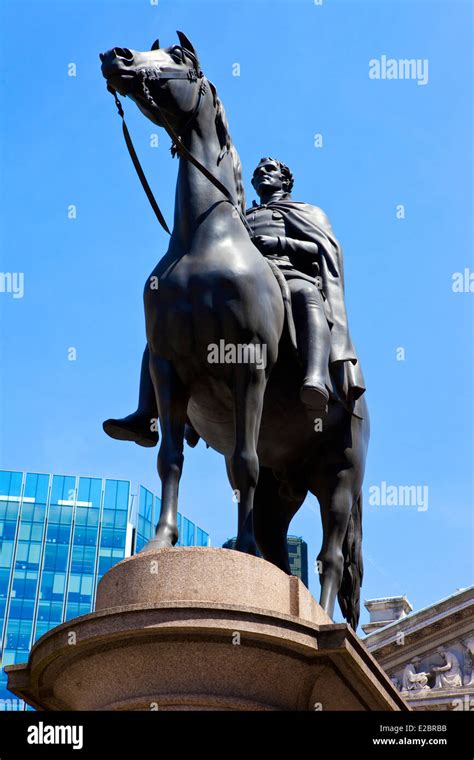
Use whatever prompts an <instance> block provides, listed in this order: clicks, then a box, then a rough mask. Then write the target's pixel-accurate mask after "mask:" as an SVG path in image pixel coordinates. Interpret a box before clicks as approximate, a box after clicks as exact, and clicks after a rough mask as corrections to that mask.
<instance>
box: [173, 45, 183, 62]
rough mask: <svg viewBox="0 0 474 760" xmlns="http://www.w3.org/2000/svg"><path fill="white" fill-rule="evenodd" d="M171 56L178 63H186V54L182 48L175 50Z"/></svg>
mask: <svg viewBox="0 0 474 760" xmlns="http://www.w3.org/2000/svg"><path fill="white" fill-rule="evenodd" d="M170 55H171V57H172V59H173V60H174V61H176V63H184V54H183V51H182V50H181V48H180V47H175V48H173V50H172V51H171V53H170Z"/></svg>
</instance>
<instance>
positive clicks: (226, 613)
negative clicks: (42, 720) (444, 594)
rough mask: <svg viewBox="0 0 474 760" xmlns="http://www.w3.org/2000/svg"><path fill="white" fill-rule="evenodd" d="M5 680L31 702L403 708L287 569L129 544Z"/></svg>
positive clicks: (214, 553)
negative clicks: (86, 598)
mask: <svg viewBox="0 0 474 760" xmlns="http://www.w3.org/2000/svg"><path fill="white" fill-rule="evenodd" d="M6 671H7V673H8V679H9V680H8V688H9V689H10V690H11V691H12V692H13V693H14V694H16V695H17V696H19V697H21V698H22V699H24V700H25V701H26V702H28V703H29V704H30V705H32V706H33V707H37V708H40V709H43V710H223V709H224V710H407V709H410V708H408V706H407V705H406V703H405V702H404V701H403V699H402V698H401V696H400V694H399V693H398V691H397V689H396V688H395V687H394V685H393V684H392V683H391V681H390V680H389V678H388V677H387V676H386V674H385V673H384V672H383V670H382V669H381V668H380V666H379V665H378V664H377V662H376V660H375V659H374V658H373V657H372V656H371V655H370V654H369V652H368V650H367V649H366V647H365V646H364V645H363V644H362V642H361V641H360V639H359V638H358V637H357V636H356V635H355V633H354V632H353V631H352V629H351V628H350V627H349V626H347V625H342V624H334V623H332V622H331V620H330V619H329V618H328V616H327V615H326V614H325V613H324V612H323V610H322V608H321V607H320V606H319V605H318V604H317V602H316V601H315V599H314V598H313V597H312V596H311V594H310V593H309V591H308V590H307V588H306V587H305V586H304V585H303V583H302V582H301V581H300V580H299V579H298V578H296V577H290V576H287V575H286V574H285V573H284V572H282V571H281V570H278V569H277V568H276V567H275V566H274V565H271V564H270V563H269V562H266V561H265V560H263V559H259V558H257V557H251V556H249V555H246V554H242V553H240V552H236V551H232V550H230V549H211V548H204V547H189V548H188V547H186V548H184V547H183V548H174V549H160V550H157V551H145V552H141V553H140V554H138V555H135V556H134V557H131V558H128V559H125V560H123V561H122V562H119V563H118V564H117V565H115V566H114V567H113V568H112V569H111V570H109V572H108V573H106V575H104V577H103V578H102V580H101V581H100V583H99V587H98V593H97V604H96V611H95V612H94V613H92V614H90V615H83V616H81V617H78V618H75V619H74V620H71V621H69V622H67V623H63V624H62V625H59V626H57V627H56V628H54V629H53V630H51V631H49V632H48V633H47V634H45V635H44V636H43V637H42V638H41V639H40V640H39V641H38V642H37V643H36V644H35V646H34V647H33V649H32V651H31V653H30V657H29V661H28V663H27V664H21V665H11V666H9V667H7V668H6Z"/></svg>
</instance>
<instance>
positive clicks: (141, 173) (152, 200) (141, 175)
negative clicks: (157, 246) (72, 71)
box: [107, 88, 171, 235]
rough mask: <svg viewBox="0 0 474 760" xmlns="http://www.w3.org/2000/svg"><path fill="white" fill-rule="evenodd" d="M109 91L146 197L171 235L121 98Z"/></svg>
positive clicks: (111, 90) (113, 91)
mask: <svg viewBox="0 0 474 760" xmlns="http://www.w3.org/2000/svg"><path fill="white" fill-rule="evenodd" d="M107 89H109V88H107ZM109 92H111V93H112V95H113V96H114V98H115V105H116V106H117V110H118V112H119V116H120V117H121V119H122V131H123V136H124V138H125V143H126V145H127V148H128V152H129V153H130V158H131V159H132V161H133V165H134V167H135V171H136V172H137V174H138V178H139V180H140V182H141V183H142V187H143V189H144V191H145V193H146V197H147V198H148V200H149V201H150V205H151V207H152V209H153V211H154V212H155V215H156V218H157V219H158V221H159V223H160V224H161V226H162V227H163V229H164V230H165V232H167V233H168V235H171V232H170V230H169V227H168V225H167V224H166V219H165V217H164V216H163V214H162V213H161V209H160V207H159V206H158V204H157V202H156V200H155V196H154V195H153V193H152V191H151V188H150V185H149V184H148V182H147V178H146V177H145V174H144V171H143V169H142V166H141V164H140V161H139V160H138V156H137V154H136V151H135V148H134V147H133V143H132V138H131V137H130V132H129V131H128V128H127V125H126V123H125V116H124V113H123V108H122V104H121V102H120V100H119V99H118V97H117V93H116V92H115V90H113V89H112V88H110V89H109Z"/></svg>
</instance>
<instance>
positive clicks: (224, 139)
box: [207, 79, 246, 214]
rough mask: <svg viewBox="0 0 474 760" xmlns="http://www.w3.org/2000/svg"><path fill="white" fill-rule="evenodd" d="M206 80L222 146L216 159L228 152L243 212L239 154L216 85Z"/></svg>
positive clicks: (242, 185) (243, 193) (244, 209)
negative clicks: (212, 100) (210, 92)
mask: <svg viewBox="0 0 474 760" xmlns="http://www.w3.org/2000/svg"><path fill="white" fill-rule="evenodd" d="M207 81H208V82H209V86H210V88H211V91H212V97H213V99H214V108H215V109H216V117H215V125H216V132H217V137H218V140H219V143H220V146H221V148H222V151H221V153H220V154H219V159H218V161H220V160H221V158H223V156H224V155H225V153H226V152H227V153H229V155H230V157H231V159H232V166H233V169H234V180H235V189H236V193H237V198H236V200H237V204H238V205H239V207H240V209H241V211H242V213H243V214H245V211H246V204H245V189H244V183H243V181H242V164H241V163H240V158H239V154H238V153H237V150H236V149H235V146H234V143H233V142H232V138H231V136H230V132H229V125H228V122H227V117H226V114H225V110H224V106H223V105H222V101H221V99H220V98H219V96H218V94H217V90H216V86H215V85H214V84H213V83H212V82H210V81H209V79H208V80H207Z"/></svg>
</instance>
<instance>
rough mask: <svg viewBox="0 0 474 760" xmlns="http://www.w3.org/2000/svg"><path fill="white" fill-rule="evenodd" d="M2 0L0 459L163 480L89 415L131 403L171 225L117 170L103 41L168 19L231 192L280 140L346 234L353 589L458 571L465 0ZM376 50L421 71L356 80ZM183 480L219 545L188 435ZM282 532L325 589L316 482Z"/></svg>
mask: <svg viewBox="0 0 474 760" xmlns="http://www.w3.org/2000/svg"><path fill="white" fill-rule="evenodd" d="M0 13H1V28H2V32H1V33H0V34H1V45H2V49H3V58H2V74H1V79H0V88H1V98H2V102H3V105H4V108H2V113H1V115H0V135H1V159H0V160H1V166H2V172H1V174H2V178H1V191H0V192H1V216H0V219H1V225H0V230H1V261H0V270H1V271H2V272H22V273H24V295H23V298H13V296H12V294H11V293H0V316H1V323H0V359H1V364H2V377H1V422H0V466H1V467H2V468H12V469H18V470H23V469H26V470H30V471H42V472H50V471H53V472H59V473H66V474H69V473H72V474H74V473H80V474H84V475H96V476H110V477H120V478H127V479H131V480H132V481H133V482H134V483H138V482H141V483H143V484H144V485H145V486H147V487H149V488H151V489H152V490H155V491H156V492H159V481H158V476H157V474H156V469H155V460H156V450H145V449H142V448H140V447H138V446H135V445H134V444H125V443H119V442H116V441H113V440H111V439H109V438H107V436H105V434H104V433H103V432H102V428H101V422H102V420H103V419H105V418H107V417H109V416H119V415H122V414H126V413H128V412H130V411H132V410H133V409H134V408H135V405H136V395H137V384H138V373H139V365H140V358H141V353H142V349H143V346H144V319H143V308H142V289H143V283H144V280H145V277H146V276H147V275H148V274H149V272H150V271H151V269H152V268H153V266H154V264H155V263H156V261H157V260H158V258H160V257H161V256H162V255H163V253H164V252H165V250H166V246H167V236H166V235H165V233H163V231H162V230H161V228H160V227H159V226H158V224H157V222H156V220H155V218H154V215H153V212H152V210H151V209H150V207H149V205H148V202H147V200H146V197H145V195H144V194H143V191H142V190H141V187H140V185H139V182H138V179H137V178H136V176H135V174H134V170H133V167H132V165H131V162H130V159H129V157H128V154H127V152H126V148H125V146H124V144H123V139H122V135H121V129H120V121H119V118H118V116H117V114H116V110H115V106H114V103H113V100H112V98H111V96H110V95H109V94H108V93H107V92H106V89H105V83H104V80H103V79H102V76H101V73H100V67H99V59H98V54H99V52H100V51H104V50H106V49H108V48H110V47H113V46H114V45H120V46H125V47H130V48H132V49H135V50H145V49H148V48H149V47H150V45H151V43H152V42H153V41H154V40H155V38H156V37H159V38H160V41H161V44H162V45H163V46H167V45H169V44H172V43H175V42H176V41H177V39H176V34H175V30H176V29H180V30H182V31H184V32H185V33H186V34H187V35H188V37H190V39H191V40H192V41H193V42H194V44H195V46H196V48H197V50H198V52H199V54H200V57H201V63H202V67H203V69H204V72H205V74H206V75H207V76H208V77H209V78H210V79H211V80H212V81H213V82H214V83H215V84H216V86H217V89H218V92H219V95H220V97H221V99H222V101H223V103H224V105H225V108H226V112H227V116H228V119H229V123H230V129H231V134H232V137H233V140H234V142H235V145H236V147H237V150H238V151H239V153H240V157H241V160H242V163H243V167H244V179H245V185H246V189H247V201H248V205H250V202H251V200H252V199H253V197H254V195H253V192H251V190H252V188H251V185H250V177H251V173H252V171H253V168H254V166H255V165H256V163H257V162H258V160H259V159H260V157H261V156H264V155H272V156H276V157H278V158H280V159H281V160H283V161H284V162H285V163H287V164H288V165H289V166H290V167H291V168H292V170H293V172H294V174H295V177H296V182H295V188H294V191H293V197H294V198H295V199H297V200H304V201H306V202H309V203H313V204H315V205H318V206H321V207H322V208H323V209H324V210H325V211H326V213H327V214H328V216H329V218H330V220H331V222H332V224H333V227H334V230H335V232H336V234H337V236H338V238H339V239H340V241H341V243H342V245H343V248H344V254H345V277H346V294H347V308H348V314H349V321H350V327H351V333H352V337H353V340H354V342H355V344H356V347H357V350H358V353H359V356H360V359H361V362H362V367H363V371H364V374H365V379H366V384H367V388H368V391H367V400H368V404H369V408H370V414H371V424H372V436H371V442H370V450H369V458H368V463H367V471H366V478H365V487H364V492H365V497H366V498H365V516H364V557H365V580H364V586H363V590H362V591H363V593H362V595H363V598H364V599H367V598H373V597H378V596H388V595H392V594H394V595H395V594H403V593H404V594H406V595H407V596H408V598H409V599H410V601H411V602H412V604H413V605H414V607H415V609H419V608H420V607H423V606H426V605H428V604H430V603H433V602H435V601H436V600H438V599H440V598H442V597H445V596H448V595H449V594H451V593H453V592H454V591H455V590H456V589H457V588H460V587H465V586H467V585H470V584H471V583H472V582H473V561H472V560H473V533H472V527H473V524H472V512H473V482H472V459H473V439H472V421H473V396H472V387H473V383H472V381H473V377H472V367H473V349H472V346H473V341H472V338H473V334H472V324H473V322H472V303H473V298H474V295H473V294H472V293H469V292H461V293H455V292H453V290H452V276H453V273H455V272H463V271H464V269H465V268H466V267H467V268H469V267H470V271H473V270H474V265H473V262H472V243H473V235H472V200H473V198H472V126H473V125H472V59H471V57H470V56H471V54H470V52H469V49H470V38H471V35H472V6H471V4H470V3H469V2H450V3H443V2H421V1H420V2H411V1H410V2H408V1H406V2H400V1H398V2H387V1H385V0H384V1H383V2H358V3H354V2H338V1H337V0H334V1H333V2H329V1H327V2H326V1H325V2H324V3H323V5H322V6H316V5H314V3H313V2H312V0H297V1H296V2H295V0H292V2H289V0H288V1H283V0H282V1H280V2H275V1H273V2H266V1H264V0H261V1H260V2H255V1H253V2H242V1H239V2H237V1H236V0H228V1H227V2H205V1H203V0H199V2H196V1H195V0H181V1H180V0H173V2H171V0H159V2H158V4H157V5H156V6H155V5H151V4H150V2H149V0H134V2H116V1H113V2H112V0H108V1H104V0H102V1H101V0H95V1H94V2H86V1H85V0H69V1H67V2H64V0H62V1H61V2H57V3H52V2H49V3H48V2H34V3H32V2H22V3H18V2H12V1H11V0H4V1H3V3H2V6H1V11H0ZM382 55H387V56H388V57H392V58H395V59H397V60H398V59H402V58H415V59H421V60H424V59H427V60H428V65H429V68H428V72H429V77H428V82H427V84H425V85H420V84H418V83H417V81H415V80H373V79H370V78H369V75H368V71H369V61H370V60H371V59H380V57H381V56H382ZM70 63H75V64H76V68H77V75H76V76H75V77H69V76H68V64H70ZM235 63H239V64H240V76H238V77H236V76H233V73H232V72H233V64H235ZM125 111H126V116H127V121H128V124H129V128H130V130H131V132H132V134H133V139H134V141H135V145H136V148H137V151H138V152H139V155H140V159H141V160H142V163H143V166H144V168H145V171H146V173H147V176H148V179H149V181H150V184H151V186H152V188H153V190H154V192H155V194H156V196H157V198H158V200H159V203H160V205H161V206H162V208H163V211H164V213H165V216H166V218H167V219H168V220H172V211H173V201H174V186H175V179H176V171H177V161H176V160H174V161H173V160H172V159H171V157H170V153H169V150H168V147H169V140H168V138H167V137H166V135H165V134H164V133H163V132H161V133H160V135H159V147H158V148H151V147H150V134H151V133H152V132H154V131H155V130H156V128H155V127H153V125H152V124H151V122H148V121H147V120H146V119H144V117H143V116H142V115H141V114H140V113H139V112H138V111H137V110H136V108H135V107H134V106H133V104H132V103H131V102H130V101H127V100H126V101H125ZM316 133H318V134H322V137H323V147H322V148H316V147H315V146H314V135H315V134H316ZM70 204H75V205H76V207H77V218H76V219H74V220H71V219H68V215H67V211H68V206H69V205H70ZM399 204H402V205H403V206H404V208H405V218H403V219H398V218H397V215H396V210H397V206H398V205H399ZM70 347H74V348H75V349H76V352H77V358H76V360H75V361H69V360H68V349H69V348H70ZM397 348H403V349H404V351H405V359H404V361H398V360H397V353H396V352H397ZM382 482H385V483H387V484H389V485H395V486H396V487H400V486H403V485H414V486H420V487H422V486H428V494H429V501H428V509H426V510H425V511H421V510H419V509H417V507H416V506H405V507H402V506H393V507H390V506H374V505H370V504H369V498H368V497H369V489H370V488H371V487H372V486H377V485H380V484H381V483H382ZM180 497H181V498H180V509H181V511H182V512H183V513H184V514H186V515H187V516H189V517H190V518H191V519H193V520H195V521H196V522H197V523H198V524H199V525H201V526H202V527H203V528H205V529H207V530H209V532H210V533H211V536H212V542H213V545H214V546H219V545H221V544H222V542H223V541H224V540H225V539H226V538H228V537H230V536H232V535H234V534H235V527H236V505H235V504H233V503H232V499H231V491H230V487H229V485H228V483H227V478H226V475H225V468H224V463H223V460H222V459H221V457H220V456H219V455H218V454H217V453H215V452H212V451H210V450H209V451H208V450H206V449H205V446H204V445H203V444H202V442H201V443H200V445H199V446H198V448H197V449H195V450H193V451H191V450H190V449H187V452H186V459H185V469H184V474H183V479H182V485H181V494H180ZM290 530H291V532H292V533H295V534H297V535H302V536H303V537H304V538H305V540H306V541H307V542H308V546H309V557H310V588H311V590H312V592H313V593H314V594H315V595H316V596H318V594H319V581H318V578H317V575H316V574H315V572H314V569H313V563H314V560H315V558H316V556H317V553H318V551H319V548H320V542H321V526H320V518H319V508H318V506H317V503H316V501H315V499H314V498H311V499H308V500H307V501H306V503H305V505H304V506H303V508H302V509H301V510H300V512H299V513H298V515H297V516H296V518H295V519H294V521H293V523H292V525H291V529H290ZM337 619H338V620H340V619H341V617H340V614H339V612H338V613H337ZM366 619H367V615H366V614H365V611H364V614H363V617H362V622H364V620H366Z"/></svg>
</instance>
